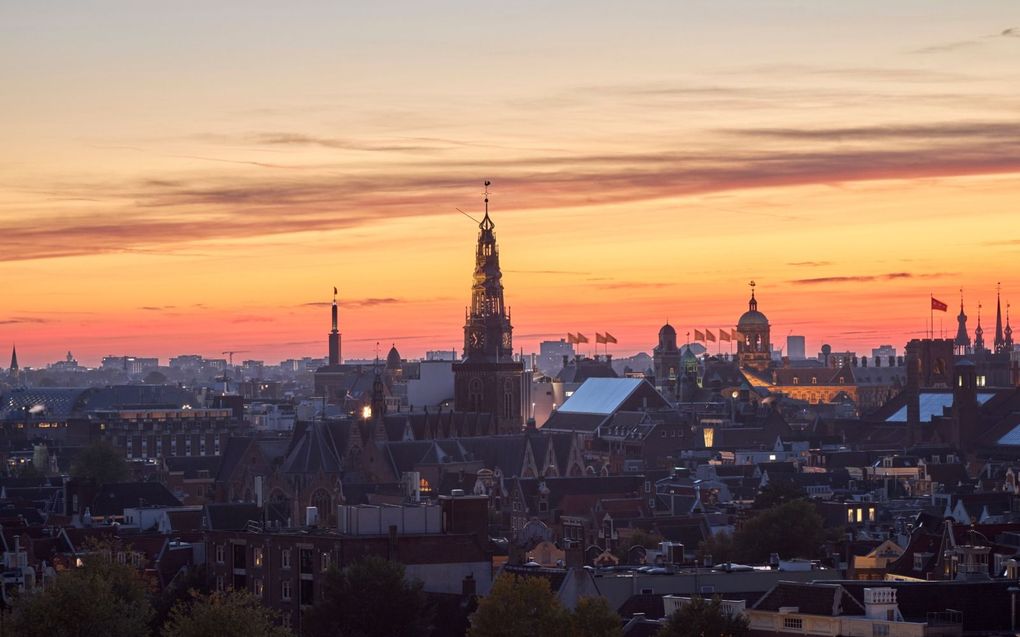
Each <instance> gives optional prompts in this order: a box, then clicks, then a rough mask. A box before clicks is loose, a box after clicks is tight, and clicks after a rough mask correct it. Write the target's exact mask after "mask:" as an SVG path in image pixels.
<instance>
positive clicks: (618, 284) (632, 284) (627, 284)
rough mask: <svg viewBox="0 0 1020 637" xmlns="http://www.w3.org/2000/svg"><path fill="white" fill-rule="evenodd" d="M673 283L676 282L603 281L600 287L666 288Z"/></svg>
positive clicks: (629, 288)
mask: <svg viewBox="0 0 1020 637" xmlns="http://www.w3.org/2000/svg"><path fill="white" fill-rule="evenodd" d="M674 285H676V284H675V283H660V282H652V281H618V282H616V283H605V284H603V285H601V286H600V287H602V288H604V289H607V290H642V289H659V288H668V287H672V286H674Z"/></svg>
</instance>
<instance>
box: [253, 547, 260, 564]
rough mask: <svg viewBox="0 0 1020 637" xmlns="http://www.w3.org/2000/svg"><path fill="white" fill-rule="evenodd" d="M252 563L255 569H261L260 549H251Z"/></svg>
mask: <svg viewBox="0 0 1020 637" xmlns="http://www.w3.org/2000/svg"><path fill="white" fill-rule="evenodd" d="M252 561H253V562H254V563H255V566H256V567H261V566H262V549H261V548H258V547H256V548H254V549H252Z"/></svg>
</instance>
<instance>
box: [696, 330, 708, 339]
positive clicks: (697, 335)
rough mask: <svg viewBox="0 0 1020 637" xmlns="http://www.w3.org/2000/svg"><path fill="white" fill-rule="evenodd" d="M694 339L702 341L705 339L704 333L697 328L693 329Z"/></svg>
mask: <svg viewBox="0 0 1020 637" xmlns="http://www.w3.org/2000/svg"><path fill="white" fill-rule="evenodd" d="M694 340H695V341H704V340H705V335H704V334H703V333H702V332H701V330H697V329H696V330H694Z"/></svg>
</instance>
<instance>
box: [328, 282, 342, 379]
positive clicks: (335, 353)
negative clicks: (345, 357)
mask: <svg viewBox="0 0 1020 637" xmlns="http://www.w3.org/2000/svg"><path fill="white" fill-rule="evenodd" d="M337 294H338V291H337V289H336V286H335V285H334V286H333V305H332V307H330V312H331V313H332V318H333V328H332V329H331V330H330V332H329V364H330V365H334V366H335V365H339V364H340V330H339V310H338V309H337V304H336V295H337Z"/></svg>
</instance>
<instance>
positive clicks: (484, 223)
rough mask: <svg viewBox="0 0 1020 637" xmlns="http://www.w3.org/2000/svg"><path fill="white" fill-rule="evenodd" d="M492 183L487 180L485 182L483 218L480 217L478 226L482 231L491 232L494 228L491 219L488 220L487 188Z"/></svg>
mask: <svg viewBox="0 0 1020 637" xmlns="http://www.w3.org/2000/svg"><path fill="white" fill-rule="evenodd" d="M491 185H492V182H491V181H489V180H488V179H486V180H485V216H484V217H482V223H480V224H478V225H479V227H480V228H481V229H482V230H488V231H490V232H491V231H492V229H493V228H495V227H496V224H494V223H492V219H490V218H489V186H491Z"/></svg>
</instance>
